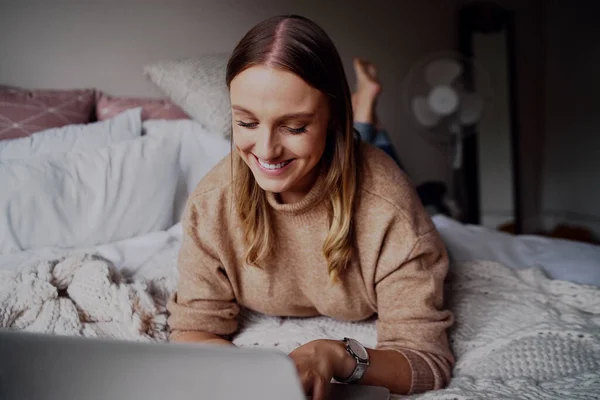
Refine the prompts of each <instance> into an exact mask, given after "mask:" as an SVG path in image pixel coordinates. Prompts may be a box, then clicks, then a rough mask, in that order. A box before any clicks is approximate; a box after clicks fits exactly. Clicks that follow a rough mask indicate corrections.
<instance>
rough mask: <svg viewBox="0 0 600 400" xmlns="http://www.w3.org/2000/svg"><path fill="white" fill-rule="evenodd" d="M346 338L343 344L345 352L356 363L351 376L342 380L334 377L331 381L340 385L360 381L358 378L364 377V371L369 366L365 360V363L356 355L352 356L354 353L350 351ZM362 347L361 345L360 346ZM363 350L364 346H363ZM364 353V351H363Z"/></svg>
mask: <svg viewBox="0 0 600 400" xmlns="http://www.w3.org/2000/svg"><path fill="white" fill-rule="evenodd" d="M348 341H349V339H348V338H344V344H345V346H346V352H347V353H348V354H349V355H350V356H351V357H352V358H354V360H355V361H356V367H354V371H352V374H350V376H349V377H348V378H346V379H343V378H338V377H334V378H333V379H335V380H336V381H338V382H340V383H353V382H356V381H358V380H360V378H362V376H363V375H364V373H365V371H366V370H367V367H368V366H369V360H368V359H367V360H366V362H365V361H363V360H362V359H361V358H360V357H358V356H357V355H356V354H354V352H353V351H352V350H351V349H350V347H349V345H348ZM355 342H356V343H359V342H358V341H355ZM359 344H360V343H359ZM360 345H361V346H362V344H360ZM363 348H364V346H363ZM365 351H366V349H365Z"/></svg>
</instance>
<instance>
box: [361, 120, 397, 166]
mask: <svg viewBox="0 0 600 400" xmlns="http://www.w3.org/2000/svg"><path fill="white" fill-rule="evenodd" d="M354 129H356V130H357V131H358V134H359V135H360V137H361V139H362V140H363V141H364V142H367V143H371V144H372V145H374V146H376V147H379V148H380V149H381V150H383V151H385V152H386V153H387V155H389V156H390V157H392V158H393V159H394V161H396V164H398V166H399V167H400V168H401V169H403V168H402V164H401V163H400V159H399V158H398V155H397V154H396V151H395V150H394V146H393V145H392V142H391V140H390V137H389V136H388V133H387V132H386V131H385V129H382V130H377V129H376V128H375V126H374V125H373V124H369V123H367V122H355V123H354Z"/></svg>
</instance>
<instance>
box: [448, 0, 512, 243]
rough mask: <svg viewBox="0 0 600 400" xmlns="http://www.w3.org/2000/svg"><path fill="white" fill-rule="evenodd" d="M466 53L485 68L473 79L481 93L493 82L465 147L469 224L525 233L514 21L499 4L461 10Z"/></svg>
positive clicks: (472, 75)
mask: <svg viewBox="0 0 600 400" xmlns="http://www.w3.org/2000/svg"><path fill="white" fill-rule="evenodd" d="M459 26H460V51H461V53H462V54H463V55H464V56H465V57H466V58H470V59H473V62H474V63H475V64H476V65H478V67H480V68H476V69H474V70H471V71H469V72H470V74H469V75H468V77H467V79H468V80H469V84H470V85H472V86H473V87H474V88H475V90H476V89H477V86H478V85H484V84H485V83H486V82H489V83H490V84H491V86H492V90H493V96H492V99H491V103H492V105H491V107H488V108H486V110H485V112H484V115H483V117H482V120H481V121H480V122H479V123H478V124H477V126H476V127H475V128H474V129H475V133H476V134H475V135H471V136H470V137H469V138H467V139H465V143H464V154H463V157H464V160H463V165H464V174H465V176H464V181H465V186H466V187H465V191H466V205H467V210H466V219H467V220H466V221H465V222H468V223H473V224H481V225H483V226H486V227H488V228H492V229H501V230H505V231H509V232H513V233H521V218H520V209H519V201H518V200H519V193H518V191H519V185H518V179H519V174H518V161H519V160H518V157H517V154H518V153H517V150H518V124H517V118H516V110H517V108H516V107H517V105H516V101H517V99H516V87H515V86H516V78H515V59H514V15H513V14H512V12H511V11H509V10H506V9H504V8H502V7H500V6H498V5H496V4H494V3H488V2H485V3H473V4H468V5H465V6H463V7H462V8H461V10H460V25H459Z"/></svg>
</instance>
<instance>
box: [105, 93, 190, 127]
mask: <svg viewBox="0 0 600 400" xmlns="http://www.w3.org/2000/svg"><path fill="white" fill-rule="evenodd" d="M136 107H142V121H145V120H148V119H189V118H190V117H189V116H188V115H187V114H186V113H185V112H184V111H183V110H182V109H181V108H179V107H178V106H176V105H175V104H173V103H171V102H170V101H169V100H166V99H146V98H134V97H111V96H108V95H106V94H104V93H102V94H100V95H99V96H98V98H97V101H96V118H98V121H102V120H105V119H109V118H112V117H114V116H116V115H118V114H121V113H122V112H123V111H125V110H128V109H130V108H136Z"/></svg>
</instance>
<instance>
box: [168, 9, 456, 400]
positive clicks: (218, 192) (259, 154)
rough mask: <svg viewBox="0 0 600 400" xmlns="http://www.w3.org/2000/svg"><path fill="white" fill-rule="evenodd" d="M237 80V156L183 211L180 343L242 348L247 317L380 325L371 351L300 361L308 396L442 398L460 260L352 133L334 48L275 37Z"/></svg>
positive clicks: (175, 319)
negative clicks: (372, 390) (378, 392)
mask: <svg viewBox="0 0 600 400" xmlns="http://www.w3.org/2000/svg"><path fill="white" fill-rule="evenodd" d="M226 80H227V85H228V87H229V91H230V98H231V105H232V119H233V121H232V122H233V123H232V126H233V132H232V138H233V139H232V140H233V144H234V151H233V152H232V154H231V156H230V157H228V158H226V159H225V160H223V161H222V162H221V163H220V164H219V165H217V166H216V167H215V168H214V169H213V170H212V171H211V172H210V173H209V174H207V175H206V176H205V178H204V179H203V180H202V182H200V184H199V185H198V187H197V188H196V190H195V192H194V193H193V194H192V195H191V197H190V199H189V201H188V203H187V208H186V213H185V217H184V220H183V228H184V235H183V243H182V247H181V251H180V256H179V261H178V268H179V284H178V287H177V292H176V293H175V294H174V295H173V297H172V299H171V300H170V302H169V311H170V313H171V315H170V317H169V325H170V327H171V330H172V333H171V340H174V341H183V342H206V343H218V344H228V345H231V342H230V341H229V339H230V338H231V336H230V335H232V334H234V333H235V332H236V331H237V328H238V323H237V318H236V317H237V315H238V313H239V307H240V306H243V307H246V308H249V309H252V310H255V311H258V312H261V313H265V314H269V315H279V316H292V317H294V316H295V317H307V316H316V315H325V316H329V317H331V318H335V319H338V320H345V321H358V320H363V319H366V318H369V317H372V316H374V315H376V316H377V329H378V344H377V348H375V349H366V348H365V347H364V346H363V345H362V344H360V343H359V342H358V341H356V340H354V339H351V338H344V340H330V339H325V338H324V339H322V340H315V341H312V342H309V343H306V344H304V345H302V346H300V347H299V348H297V349H296V350H294V351H293V352H292V353H290V357H291V358H292V359H293V361H294V362H295V364H296V367H297V369H298V375H299V378H300V380H301V382H302V384H303V386H304V389H305V391H306V393H308V394H312V396H313V399H315V400H322V399H323V398H324V396H325V392H326V388H327V385H328V383H329V382H330V380H331V379H333V378H334V377H335V379H336V380H337V381H340V382H345V383H360V384H366V385H377V386H385V387H387V388H388V389H390V390H391V391H392V392H395V393H400V394H406V393H417V392H423V391H425V390H430V389H438V388H442V387H444V386H445V385H446V384H447V383H448V381H449V379H450V371H451V368H452V365H453V363H454V357H453V355H452V353H451V351H450V349H449V346H448V340H447V334H446V330H447V329H448V327H450V326H451V325H452V323H453V314H452V313H451V312H450V311H448V310H445V309H443V282H444V278H445V276H446V273H447V271H448V257H447V254H446V251H445V248H444V245H443V243H442V241H441V239H440V236H439V234H438V233H437V231H436V230H435V228H434V226H433V224H432V222H431V220H430V218H429V216H428V215H427V213H426V212H425V210H424V209H423V207H422V205H421V203H420V201H419V199H418V197H417V195H416V193H415V190H414V189H413V187H412V185H411V183H410V182H409V181H408V179H407V178H406V175H405V174H404V173H403V172H402V171H401V170H400V169H399V168H398V166H397V164H396V163H395V162H394V160H392V159H391V158H390V157H389V156H388V155H386V154H385V153H384V152H383V151H381V150H379V149H377V148H375V147H373V146H371V145H369V144H366V143H363V142H361V141H360V136H359V135H358V133H357V132H356V131H355V130H354V128H353V121H354V118H353V111H352V99H351V94H350V90H349V87H348V83H347V81H346V76H345V73H344V69H343V66H342V63H341V60H340V57H339V55H338V52H337V50H336V48H335V46H334V45H333V43H332V42H331V40H330V39H329V37H328V36H327V34H326V33H325V32H324V31H323V30H322V29H321V28H320V27H319V26H317V25H316V24H315V23H314V22H312V21H310V20H308V19H306V18H303V17H299V16H281V17H273V18H270V19H268V20H266V21H263V22H261V23H260V24H258V25H256V26H255V27H254V28H252V29H251V30H250V31H249V32H248V33H247V34H246V35H245V36H244V37H243V38H242V40H241V41H240V43H239V44H238V45H237V47H236V48H235V50H234V51H233V53H232V55H231V58H230V60H229V63H228V65H227V73H226ZM370 87H371V88H373V87H374V86H372V85H371V86H370ZM362 93H363V94H365V93H367V92H364V91H363V92H362ZM357 100H360V103H363V105H364V101H363V100H365V98H362V97H361V98H355V103H356V101H357ZM361 107H362V106H361ZM362 110H363V111H364V109H362ZM367 111H368V108H367ZM358 114H360V119H362V118H366V119H367V120H368V119H369V118H371V117H370V116H369V115H368V114H369V113H368V112H367V113H362V112H361V113H357V115H358ZM365 122H369V121H365ZM339 339H342V338H339Z"/></svg>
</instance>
